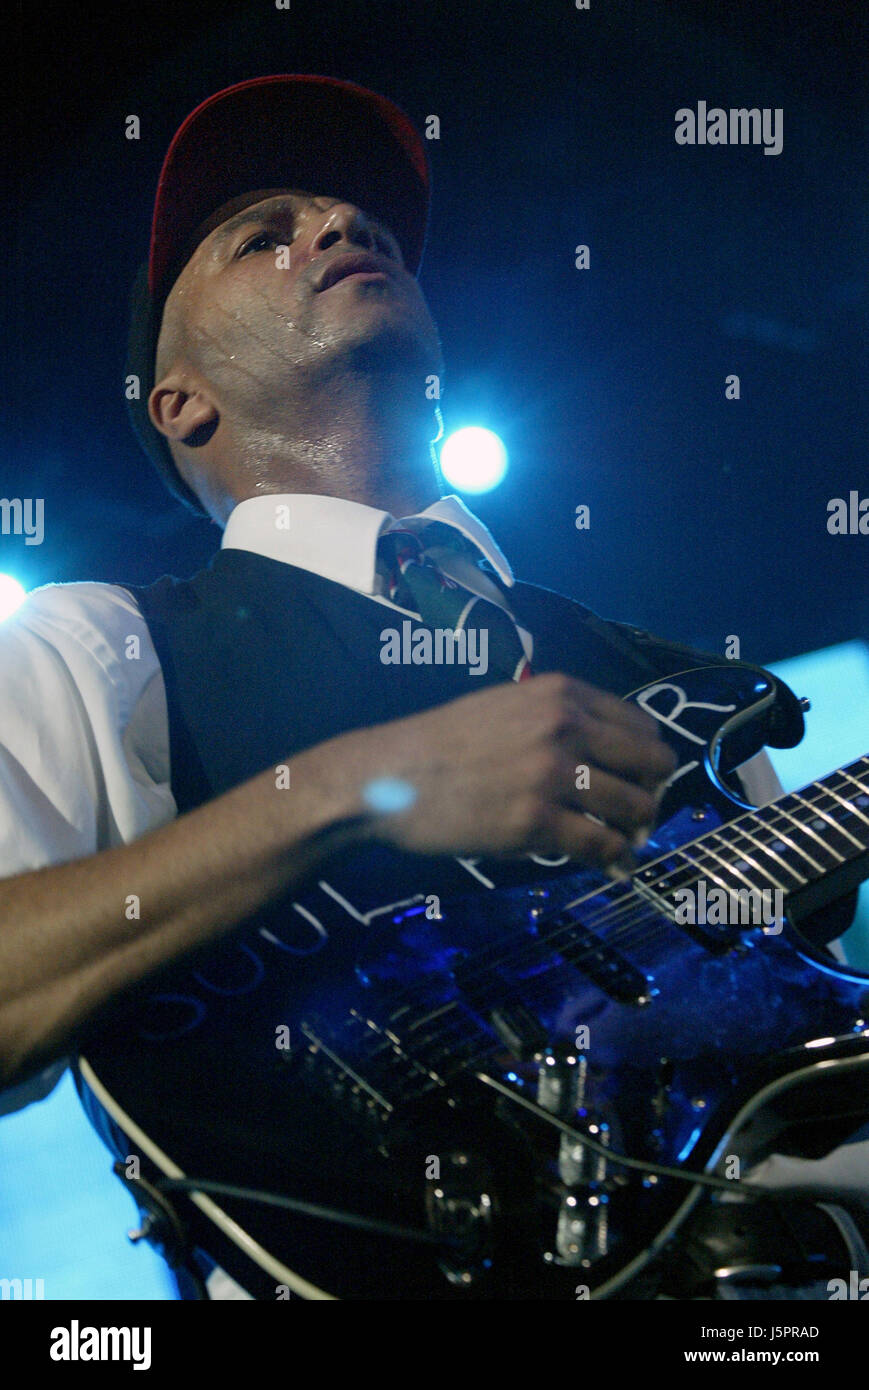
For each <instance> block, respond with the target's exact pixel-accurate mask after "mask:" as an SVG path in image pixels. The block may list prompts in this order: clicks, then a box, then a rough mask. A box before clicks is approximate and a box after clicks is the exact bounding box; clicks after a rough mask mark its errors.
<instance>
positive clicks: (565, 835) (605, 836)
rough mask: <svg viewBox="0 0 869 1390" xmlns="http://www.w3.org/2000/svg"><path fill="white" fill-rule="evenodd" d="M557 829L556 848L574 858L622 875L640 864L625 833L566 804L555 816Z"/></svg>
mask: <svg viewBox="0 0 869 1390" xmlns="http://www.w3.org/2000/svg"><path fill="white" fill-rule="evenodd" d="M554 833H555V840H556V845H555V846H554V849H555V850H556V852H557V853H559V854H568V855H569V856H570V858H571V859H578V860H580V861H581V862H582V863H583V864H587V865H588V866H589V868H592V869H600V870H602V871H603V872H604V873H609V874H612V875H613V876H621V875H623V874H625V873H631V872H632V870H633V869H635V868H636V867H637V863H636V860H635V859H634V856H633V854H632V853H631V847H630V845H629V844H628V841H627V840H626V838H625V836H624V835H622V834H620V833H619V831H617V830H613V828H612V827H611V826H608V825H600V824H599V823H598V822H597V821H594V820H591V819H590V817H588V816H586V815H583V814H582V813H577V812H575V811H570V810H567V809H566V808H564V809H562V810H560V811H559V812H558V814H557V816H556V819H555V823H554ZM552 848H553V847H550V850H549V852H551V851H552ZM544 852H546V851H544Z"/></svg>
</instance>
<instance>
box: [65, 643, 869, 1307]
mask: <svg viewBox="0 0 869 1390" xmlns="http://www.w3.org/2000/svg"><path fill="white" fill-rule="evenodd" d="M630 698H631V699H633V700H634V701H636V702H637V703H638V704H640V705H642V706H643V707H644V708H645V709H646V710H647V711H648V712H650V713H652V714H653V715H654V716H655V717H656V718H658V719H659V721H660V722H661V725H662V729H663V731H664V733H665V736H666V737H667V739H668V741H669V742H670V743H671V745H672V746H673V748H674V749H675V750H676V752H677V754H678V756H679V767H678V769H677V771H676V773H675V774H674V777H673V778H672V779H671V784H670V787H669V790H668V793H667V795H666V797H665V799H664V802H663V804H662V808H661V815H660V822H659V824H658V826H657V828H656V829H655V830H654V832H653V836H652V839H651V841H650V842H649V844H648V845H647V846H646V848H645V849H644V850H643V851H642V853H641V854H640V855H639V856H638V858H639V868H638V869H637V870H636V871H635V872H634V873H633V874H632V875H631V876H630V878H628V879H627V880H626V881H619V882H614V881H612V880H610V879H607V878H604V877H602V876H600V875H595V874H590V873H586V872H579V873H577V872H575V871H573V870H574V868H575V866H572V865H570V864H551V865H549V866H547V865H546V864H544V863H542V862H541V861H539V860H538V861H536V862H535V864H534V866H533V867H534V876H533V878H532V879H531V881H530V882H528V881H525V882H518V883H516V882H514V883H513V885H512V886H510V885H509V884H508V885H505V886H492V879H491V877H490V875H489V871H488V868H487V866H485V865H481V864H479V863H475V862H470V861H466V862H465V878H466V880H467V882H468V885H469V890H470V889H471V888H473V889H474V890H475V891H468V892H467V893H465V894H463V893H461V892H459V893H453V894H449V893H444V894H441V893H440V892H438V891H437V888H438V884H439V882H440V880H439V879H438V878H436V877H432V872H431V870H430V868H428V867H427V868H426V870H425V873H422V871H420V881H419V882H418V883H417V884H416V886H415V890H412V891H409V892H405V891H402V892H401V893H400V894H399V893H398V892H396V893H395V894H394V897H395V899H396V901H394V902H392V903H390V904H389V905H388V910H385V909H384V908H383V907H382V906H381V907H380V908H377V910H375V911H370V910H369V911H368V912H367V914H365V913H362V912H361V911H360V912H358V913H356V918H357V920H358V922H360V923H363V925H360V926H358V927H357V928H356V929H353V923H352V922H350V923H349V926H345V929H344V930H343V931H339V932H337V933H332V937H333V939H332V941H331V942H330V945H331V946H332V949H331V950H330V951H329V952H326V951H323V952H319V951H316V950H311V951H308V952H302V951H301V950H299V949H298V948H297V947H294V946H293V945H291V944H289V942H290V937H287V938H286V939H284V938H283V937H282V936H281V934H280V931H279V929H278V928H276V927H275V926H274V923H273V922H272V923H271V924H270V925H269V926H263V925H262V924H260V925H257V924H256V923H254V924H252V925H251V926H250V927H247V928H245V929H244V930H243V931H242V932H240V933H239V934H237V935H236V936H235V937H233V939H232V944H231V945H230V946H224V947H221V948H220V951H219V952H218V953H212V954H211V955H210V956H205V957H203V958H201V959H197V960H195V961H191V962H188V963H187V964H186V965H185V966H184V967H178V968H176V970H175V972H174V974H173V975H172V976H171V978H169V979H168V982H167V981H161V982H160V983H159V987H154V988H152V989H151V990H150V992H147V991H146V992H144V993H143V994H141V995H140V996H139V997H137V998H136V999H135V1000H134V1001H131V1002H130V1004H129V1006H128V1008H127V1010H126V1012H125V1013H124V1015H123V1017H121V1018H119V1019H115V1020H113V1021H112V1023H111V1025H110V1026H107V1027H104V1028H102V1029H101V1031H100V1032H99V1033H98V1034H96V1035H95V1036H94V1037H93V1039H92V1040H91V1041H89V1042H88V1044H87V1045H86V1046H85V1048H84V1051H83V1055H82V1057H81V1058H80V1065H79V1080H80V1088H81V1090H82V1093H83V1095H84V1097H85V1100H86V1104H87V1106H88V1108H89V1110H90V1112H91V1113H92V1115H95V1116H96V1117H97V1121H98V1123H100V1124H101V1126H102V1128H103V1131H104V1132H105V1133H107V1134H110V1136H111V1138H112V1141H113V1144H114V1147H115V1148H116V1149H117V1151H118V1153H119V1154H121V1155H123V1156H125V1157H126V1156H129V1155H133V1154H136V1155H138V1156H139V1157H140V1158H141V1160H142V1165H143V1171H144V1172H146V1173H147V1174H148V1176H149V1178H150V1180H151V1181H158V1180H159V1179H161V1177H165V1176H167V1175H168V1176H170V1177H174V1178H176V1179H177V1178H178V1177H179V1176H182V1175H186V1176H188V1177H192V1178H196V1179H200V1180H206V1179H211V1180H214V1181H219V1182H223V1183H231V1184H235V1185H236V1186H240V1187H246V1188H258V1189H266V1190H268V1191H269V1192H272V1193H279V1194H280V1193H283V1194H285V1195H287V1196H288V1197H290V1198H293V1199H301V1200H305V1201H307V1202H311V1203H318V1204H320V1205H322V1206H325V1207H328V1208H331V1209H338V1210H340V1211H341V1212H343V1213H349V1214H352V1215H353V1216H356V1217H359V1218H361V1221H360V1224H358V1225H357V1226H355V1227H353V1228H348V1227H347V1226H346V1225H341V1224H337V1223H336V1222H334V1221H331V1220H324V1219H322V1218H321V1217H317V1216H315V1215H313V1214H310V1213H309V1214H307V1215H305V1214H302V1213H300V1212H285V1211H279V1210H277V1209H275V1208H274V1207H269V1206H266V1205H261V1204H258V1203H254V1202H251V1201H248V1200H246V1199H243V1198H240V1197H237V1196H227V1195H226V1194H217V1193H214V1192H212V1193H210V1194H207V1193H206V1194H205V1195H201V1196H198V1197H196V1198H195V1199H192V1200H191V1199H190V1198H188V1197H183V1198H177V1197H176V1198H175V1201H176V1203H177V1204H179V1209H180V1210H181V1212H182V1216H183V1221H184V1224H185V1227H186V1229H187V1231H188V1238H189V1240H190V1241H191V1242H192V1243H193V1244H195V1245H197V1246H198V1247H200V1248H203V1249H205V1250H208V1251H209V1252H210V1253H211V1254H213V1256H214V1258H215V1259H217V1260H218V1261H219V1262H220V1263H221V1264H222V1265H223V1266H224V1267H225V1268H227V1269H228V1270H229V1272H230V1273H232V1274H234V1275H235V1277H236V1278H238V1279H239V1280H240V1281H241V1282H242V1283H243V1284H244V1285H245V1286H246V1287H248V1288H250V1289H251V1291H252V1292H253V1293H254V1294H255V1295H256V1296H257V1297H259V1298H275V1297H284V1296H287V1295H289V1296H293V1295H296V1294H300V1295H301V1296H304V1297H308V1298H322V1297H340V1298H380V1297H385V1298H414V1299H417V1298H418V1299H422V1298H431V1297H435V1298H454V1299H459V1300H461V1299H469V1298H471V1299H475V1298H476V1299H500V1298H519V1299H527V1298H560V1299H564V1298H570V1299H572V1298H575V1297H576V1296H577V1291H579V1295H578V1296H581V1297H585V1296H590V1297H596V1298H606V1297H641V1296H648V1291H649V1290H653V1289H654V1287H655V1278H656V1270H658V1269H659V1268H660V1267H662V1264H664V1263H666V1261H667V1260H668V1259H672V1252H673V1251H674V1250H678V1248H679V1242H680V1241H682V1240H683V1239H684V1238H685V1237H686V1235H687V1233H688V1232H689V1231H690V1230H691V1229H692V1223H694V1221H695V1220H696V1219H697V1217H698V1214H699V1213H701V1212H703V1211H706V1212H707V1213H708V1211H709V1210H710V1209H711V1208H715V1209H717V1210H719V1211H720V1210H721V1209H722V1208H723V1206H724V1204H725V1203H726V1202H728V1201H731V1202H732V1199H733V1198H735V1197H742V1196H743V1189H742V1188H741V1187H740V1182H741V1181H742V1180H743V1179H744V1176H745V1173H746V1172H747V1171H748V1170H749V1168H750V1167H751V1166H753V1165H754V1164H755V1163H757V1162H759V1161H761V1160H762V1159H763V1158H764V1157H766V1156H767V1155H768V1154H769V1153H772V1152H777V1151H782V1150H785V1151H796V1152H799V1151H800V1146H801V1145H803V1146H804V1150H805V1153H806V1155H807V1156H813V1155H815V1154H817V1153H818V1152H821V1151H823V1148H824V1144H823V1143H821V1141H820V1138H819V1136H822V1135H823V1136H826V1144H825V1146H826V1147H827V1148H831V1147H834V1143H835V1139H836V1136H837V1135H845V1134H847V1133H848V1132H850V1131H852V1130H855V1129H856V1128H857V1127H858V1126H859V1124H860V1123H861V1120H862V1121H863V1122H865V1121H866V1120H867V1119H869V1021H867V1014H869V976H867V975H864V974H863V973H861V972H859V971H857V970H854V969H850V968H848V967H845V966H843V965H841V964H840V963H839V962H838V961H837V960H836V959H835V958H834V957H833V956H832V955H831V954H830V953H829V952H828V950H827V949H826V948H825V947H824V946H823V945H821V944H818V942H817V941H816V940H815V939H814V938H813V935H812V934H811V933H810V932H808V931H807V930H804V929H801V927H800V926H799V925H798V922H799V921H800V920H801V919H802V918H807V917H808V916H809V915H811V916H813V917H814V915H815V914H816V913H817V912H818V910H819V909H821V908H823V907H824V906H825V905H826V904H827V903H830V902H832V901H834V900H837V899H839V898H841V896H842V895H843V894H846V893H848V892H850V891H851V890H852V889H853V888H854V887H855V886H856V885H857V884H858V883H859V882H860V881H861V880H862V879H863V878H864V877H866V874H867V866H869V758H862V759H860V760H858V761H857V762H856V763H854V764H853V765H851V767H849V768H846V769H842V770H840V771H838V772H836V773H832V774H830V777H828V778H826V779H823V780H822V781H821V782H819V783H815V784H813V786H812V787H810V788H807V789H805V790H804V792H802V793H801V794H799V795H796V794H793V795H790V796H788V797H784V798H781V799H780V800H779V801H777V802H775V803H774V804H773V806H771V807H767V808H763V810H761V811H755V810H754V808H751V807H749V806H748V805H747V804H746V803H745V802H743V801H741V800H740V798H739V796H738V795H736V793H735V792H734V790H733V787H734V786H735V783H733V781H732V778H731V777H730V774H729V771H728V768H729V765H730V761H732V758H731V759H730V760H729V759H728V749H729V748H730V747H731V746H734V747H735V746H741V747H743V748H744V747H745V743H744V739H745V736H746V733H748V734H749V735H750V732H751V730H752V728H753V727H756V728H760V726H761V723H762V718H763V715H764V712H765V711H766V710H768V708H769V705H770V702H771V700H772V691H771V689H770V686H769V683H768V682H767V681H766V679H765V678H763V677H761V676H759V675H757V674H753V673H752V672H751V671H750V670H746V669H745V668H740V667H726V666H723V667H709V668H698V669H696V670H691V671H685V672H682V673H679V674H678V675H674V676H673V677H672V678H670V679H669V680H668V681H658V682H655V683H654V684H653V685H651V686H647V687H645V688H644V689H643V690H641V691H637V692H635V694H634V695H633V696H631V697H630ZM749 741H750V740H749ZM759 743H760V741H759V740H757V739H756V740H755V745H756V746H759ZM514 878H515V875H514ZM319 888H320V893H321V895H323V894H324V893H325V895H326V896H328V897H330V898H331V899H332V901H333V904H337V905H338V906H339V907H340V908H341V910H342V912H343V915H344V917H345V918H346V917H347V916H348V913H349V914H350V916H351V917H352V916H353V913H354V912H355V909H353V910H352V911H351V908H350V906H349V905H348V903H347V900H346V897H342V896H341V895H340V894H337V893H336V891H335V890H333V889H331V888H330V887H329V885H328V884H326V885H325V887H324V885H323V884H321V885H320V886H319ZM339 899H340V901H339ZM293 912H294V914H295V918H296V919H298V920H299V921H301V920H302V919H304V922H306V923H307V925H308V926H309V927H310V926H311V923H314V928H313V929H314V930H315V931H316V930H319V931H320V932H321V934H323V933H324V932H325V928H324V927H323V926H322V922H323V921H324V920H325V917H324V916H323V915H321V914H319V911H318V912H317V913H315V912H313V911H312V909H311V908H310V906H307V907H306V906H304V904H299V905H298V906H296V907H294V909H293ZM305 914H307V916H305ZM363 918H364V922H363ZM197 1005H199V1006H200V1007H199V1008H197ZM623 1160H625V1161H623ZM695 1175H701V1176H705V1177H707V1178H713V1179H717V1181H718V1188H717V1189H716V1187H715V1186H714V1185H712V1184H709V1185H706V1186H704V1185H703V1184H702V1183H700V1182H698V1181H695V1180H694V1177H695ZM728 1184H730V1189H729V1191H728ZM867 1185H869V1180H867ZM734 1209H738V1208H734ZM366 1223H367V1224H366ZM378 1223H381V1225H380V1226H379V1225H378ZM383 1225H392V1226H395V1227H400V1228H403V1230H404V1232H405V1234H404V1235H402V1234H400V1233H398V1232H397V1231H393V1232H389V1231H387V1230H385V1229H382V1226H383Z"/></svg>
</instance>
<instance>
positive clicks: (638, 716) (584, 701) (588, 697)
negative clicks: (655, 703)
mask: <svg viewBox="0 0 869 1390" xmlns="http://www.w3.org/2000/svg"><path fill="white" fill-rule="evenodd" d="M571 687H572V689H571ZM568 689H569V690H570V691H571V694H572V695H573V697H574V698H575V699H576V700H577V701H578V702H579V704H581V705H582V707H583V708H584V709H587V710H588V712H589V714H593V715H595V717H596V718H598V719H603V720H605V721H606V722H607V723H609V724H619V725H624V726H625V727H626V728H629V729H636V730H638V731H639V732H640V733H646V734H648V735H651V736H653V737H654V738H662V731H661V725H660V722H659V721H658V720H657V719H655V718H654V717H653V715H651V714H648V713H647V712H646V710H643V709H640V707H639V705H635V704H634V703H633V702H632V701H629V700H622V699H620V698H619V696H618V695H612V694H610V692H609V691H607V690H600V689H599V688H598V687H597V686H595V685H589V684H588V682H587V681H582V680H573V681H571V683H570V686H569V687H568Z"/></svg>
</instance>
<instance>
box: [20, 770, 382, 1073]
mask: <svg viewBox="0 0 869 1390" xmlns="http://www.w3.org/2000/svg"><path fill="white" fill-rule="evenodd" d="M288 766H289V768H290V787H289V788H286V789H282V788H279V787H278V786H276V775H275V771H274V769H268V770H267V771H266V772H264V773H262V774H260V775H259V776H257V777H255V778H252V779H251V780H250V781H248V782H245V783H243V784H242V785H241V786H239V787H236V788H234V789H233V790H232V791H230V792H227V793H225V794H224V795H222V796H220V797H218V798H216V799H215V800H214V801H211V802H208V803H207V804H206V805H204V806H201V807H199V808H198V809H197V810H195V811H192V812H190V813H188V814H187V815H184V816H181V817H179V818H178V819H177V820H175V821H173V822H172V823H171V824H169V825H166V826H163V827H161V828H160V829H159V830H155V831H153V832H151V833H150V834H148V835H145V836H143V837H142V838H141V839H140V840H137V841H135V842H134V843H132V844H130V845H124V846H121V847H118V848H115V849H109V850H105V851H102V852H101V853H99V854H95V855H92V856H89V857H88V858H85V859H79V860H75V861H73V862H71V863H68V864H62V865H58V866H56V867H53V868H44V869H38V870H35V871H33V872H29V873H25V874H19V875H16V876H14V877H12V878H7V879H4V880H2V881H0V1085H4V1086H6V1085H11V1084H14V1083H15V1082H17V1081H19V1080H23V1079H25V1077H26V1076H27V1075H29V1074H30V1073H31V1072H33V1071H34V1070H36V1069H37V1068H38V1067H41V1066H44V1065H46V1064H47V1063H48V1062H50V1061H51V1060H53V1059H54V1058H55V1057H58V1056H62V1055H63V1054H64V1053H65V1052H66V1051H67V1050H68V1048H69V1045H70V1042H71V1041H72V1039H74V1037H75V1035H76V1033H77V1031H78V1030H80V1028H81V1027H82V1026H83V1025H84V1024H85V1023H86V1022H87V1021H88V1020H89V1019H90V1018H91V1017H92V1016H93V1015H94V1014H95V1013H96V1012H97V1011H98V1010H99V1009H100V1008H101V1007H102V1006H103V1005H105V1004H106V1003H107V1002H108V1001H109V1000H110V999H111V998H112V997H113V996H114V995H116V994H118V993H119V992H121V991H122V990H124V989H125V988H127V987H129V986H130V985H132V984H134V983H135V982H136V981H138V980H141V979H143V978H145V977H146V976H147V975H149V974H150V973H151V972H152V971H154V970H155V969H157V968H158V967H160V966H161V965H164V964H165V963H167V962H169V961H171V960H173V959H174V958H176V957H177V956H180V955H182V954H184V953H186V952H187V951H189V950H192V949H194V948H196V947H197V946H200V945H202V944H204V943H206V942H208V941H209V940H211V939H212V938H215V937H217V936H219V935H221V934H222V933H223V932H225V931H228V930H229V929H230V928H231V927H233V926H235V925H236V924H238V923H239V922H241V921H242V920H244V918H245V917H247V916H249V915H250V914H251V913H252V912H254V911H256V910H257V909H258V908H259V907H261V906H263V905H264V904H265V903H267V902H269V901H271V900H272V899H274V898H275V897H277V896H278V895H279V894H281V893H283V892H286V891H289V890H290V889H292V887H293V886H294V885H295V884H296V883H298V882H300V881H301V880H302V879H303V878H304V877H305V876H306V875H307V874H308V873H310V872H311V871H312V870H314V869H316V868H317V866H318V865H319V864H320V863H321V862H322V861H323V860H324V859H325V858H326V856H327V855H329V854H330V853H332V852H334V850H335V849H336V848H337V847H338V846H339V845H341V844H345V843H347V842H348V841H351V840H353V839H354V838H357V837H361V835H362V834H363V829H362V827H363V824H364V822H363V819H362V817H361V816H360V814H359V808H358V806H357V804H356V800H355V797H354V795H353V794H352V792H348V791H347V785H348V779H347V777H346V776H345V775H344V774H343V773H342V759H341V758H340V757H335V756H330V748H329V746H328V745H321V746H320V747H319V748H317V749H312V750H309V751H308V752H306V753H303V754H300V755H299V756H297V757H296V758H293V759H292V760H290V762H289V763H288Z"/></svg>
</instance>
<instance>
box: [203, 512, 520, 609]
mask: <svg viewBox="0 0 869 1390" xmlns="http://www.w3.org/2000/svg"><path fill="white" fill-rule="evenodd" d="M430 521H442V522H444V523H445V524H446V525H448V526H455V528H456V530H458V531H460V532H461V534H462V535H463V536H465V537H466V538H467V539H468V540H469V541H472V542H473V544H474V545H476V546H477V547H478V548H479V550H480V552H481V554H482V556H483V557H484V558H485V559H486V560H488V561H489V563H490V564H491V566H492V568H493V569H494V570H495V572H496V574H497V575H498V576H499V578H500V579H501V580H502V582H503V583H504V584H506V585H508V586H512V584H513V583H514V577H513V571H512V569H511V568H510V565H509V564H508V562H507V559H506V558H505V556H504V554H503V553H502V551H501V550H500V549H499V547H498V546H497V545H496V544H495V541H494V540H493V538H492V536H491V534H490V532H489V530H488V528H487V527H486V526H484V525H483V523H482V521H480V519H479V518H478V517H476V516H474V514H473V512H471V511H469V509H468V508H467V507H466V506H465V504H464V502H463V501H462V500H461V498H460V497H456V496H450V497H441V498H440V499H439V500H438V501H437V502H434V503H432V505H431V506H430V507H426V509H425V511H423V512H418V513H417V514H416V515H415V516H412V517H401V518H396V517H394V516H393V515H392V513H391V512H383V511H380V510H378V508H377V507H369V506H366V505H365V503H363V502H349V501H347V499H346V498H343V497H323V496H319V495H315V494H312V493H304V492H298V493H297V492H293V493H269V494H268V495H265V496H262V497H247V498H245V500H244V501H243V502H239V503H238V505H237V506H236V507H234V508H233V510H232V512H231V514H230V517H229V520H228V521H227V523H226V528H225V530H224V532H223V540H222V541H221V549H223V550H250V551H253V553H254V554H256V555H263V556H265V557H266V558H267V559H270V560H281V561H283V562H284V564H288V565H297V566H298V567H299V569H305V570H310V571H311V572H312V573H314V574H318V575H320V576H321V577H322V578H323V579H331V580H334V582H335V583H337V584H345V585H346V586H347V587H348V588H350V589H357V590H359V591H360V592H361V593H364V594H374V593H376V592H377V589H378V578H377V542H378V540H379V539H380V537H381V536H382V535H383V534H384V532H386V531H390V530H392V529H394V528H395V527H397V526H400V527H403V528H406V529H407V530H419V529H421V528H422V527H423V526H424V525H425V524H426V523H427V522H430Z"/></svg>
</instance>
